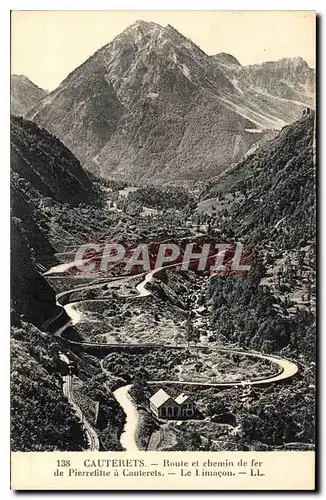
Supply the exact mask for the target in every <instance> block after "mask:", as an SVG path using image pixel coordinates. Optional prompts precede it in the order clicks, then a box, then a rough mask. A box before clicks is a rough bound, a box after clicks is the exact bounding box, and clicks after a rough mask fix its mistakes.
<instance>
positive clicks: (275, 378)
mask: <svg viewBox="0 0 326 500" xmlns="http://www.w3.org/2000/svg"><path fill="white" fill-rule="evenodd" d="M213 257H214V256H213ZM178 265H180V264H171V265H168V266H165V267H160V268H158V269H154V270H152V271H150V272H148V273H147V274H145V276H144V279H143V281H142V282H141V283H139V284H138V285H137V286H136V289H137V291H138V294H139V296H140V297H147V296H150V295H152V293H151V291H150V290H148V289H147V288H146V286H147V284H148V283H151V281H152V280H153V278H154V276H155V274H156V273H158V272H159V271H161V270H163V269H167V268H173V267H177V266H178ZM143 275H144V273H142V274H141V275H139V276H143ZM132 277H133V278H134V277H135V276H131V278H132ZM120 279H126V276H121V277H120ZM118 280H119V277H115V278H114V281H118ZM110 281H111V280H110ZM101 286H103V282H102V283H101V284H96V285H91V286H81V287H77V288H75V289H72V290H68V291H66V292H61V293H59V294H58V295H57V297H56V299H57V305H60V306H62V304H61V303H60V302H61V301H62V299H63V298H64V297H67V296H68V297H69V295H70V294H71V293H72V292H74V291H78V290H79V291H80V290H84V289H92V288H99V287H101ZM70 305H71V303H70ZM65 306H69V302H66V303H65ZM66 312H67V314H68V313H69V307H67V311H66ZM68 315H69V314H68ZM58 316H60V314H57V315H56V316H55V317H54V318H53V320H51V321H50V322H47V327H48V326H50V324H51V322H53V321H55V320H56V319H57V318H58ZM77 322H78V320H77ZM73 324H76V316H75V317H74V318H71V319H70V320H69V321H67V322H66V323H65V324H64V325H63V326H61V327H60V328H59V329H57V330H56V332H55V335H56V336H57V337H60V338H61V339H63V340H64V341H66V342H68V343H70V344H74V345H79V346H85V347H87V346H93V347H94V346H96V347H103V348H109V347H116V346H117V345H120V346H121V345H123V344H111V345H109V344H100V343H95V342H78V341H73V340H70V339H67V338H64V337H62V333H63V332H64V331H65V330H66V329H67V328H68V327H69V326H72V325H73ZM125 345H126V346H128V347H133V348H137V347H139V348H140V349H141V348H142V347H144V346H145V345H146V346H148V347H153V348H158V347H161V348H162V347H163V348H164V347H165V348H169V349H180V348H182V347H186V346H171V345H163V344H154V343H153V344H150V343H148V344H135V345H131V344H125ZM196 349H211V350H213V349H214V348H211V347H209V346H197V347H196ZM214 350H216V351H220V352H227V353H230V354H238V355H241V356H249V357H253V358H259V359H263V360H266V361H269V362H271V363H275V364H276V365H277V366H278V371H277V373H276V374H273V375H270V376H267V377H262V378H260V379H254V380H245V381H241V382H206V383H204V382H184V381H180V380H177V381H176V380H158V381H156V380H155V381H154V380H152V381H149V382H148V383H149V384H152V385H155V384H164V385H188V386H206V387H215V388H231V387H243V386H255V387H259V386H266V385H269V384H272V383H275V382H280V381H284V380H286V379H289V378H291V377H293V376H294V375H296V373H297V372H298V366H297V365H296V364H295V363H293V362H292V361H290V360H288V359H286V358H281V357H278V356H272V355H265V354H261V353H255V352H245V351H240V350H234V349H228V348H215V349H214ZM130 387H131V385H127V386H123V387H120V388H119V389H117V390H116V391H115V392H114V396H115V398H116V400H117V402H118V403H119V404H120V405H121V406H122V407H123V408H124V410H125V413H126V423H125V427H124V430H123V432H122V434H121V438H120V442H121V444H122V446H123V447H124V448H125V449H126V451H136V450H138V447H137V443H136V441H135V432H136V429H137V423H138V413H137V410H136V408H135V406H134V404H133V402H132V400H131V398H130V395H129V389H130ZM63 390H64V393H65V395H66V397H67V398H68V400H69V402H70V404H71V405H72V407H73V408H74V409H75V411H76V413H77V415H78V416H79V417H80V419H81V421H82V425H83V426H84V429H85V432H86V435H87V437H88V441H89V443H90V448H89V450H90V451H98V450H99V440H98V436H97V434H96V432H95V430H94V429H93V428H92V426H91V425H90V424H89V422H88V421H87V419H86V418H85V417H84V414H83V413H82V411H81V409H80V408H79V406H78V405H77V403H76V402H75V400H74V397H73V393H72V378H71V375H67V376H66V377H64V389H63Z"/></svg>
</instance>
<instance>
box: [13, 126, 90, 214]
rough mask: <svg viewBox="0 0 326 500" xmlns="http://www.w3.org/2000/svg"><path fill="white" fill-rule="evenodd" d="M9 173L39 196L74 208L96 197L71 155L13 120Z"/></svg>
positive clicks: (34, 128) (54, 140) (42, 132)
mask: <svg viewBox="0 0 326 500" xmlns="http://www.w3.org/2000/svg"><path fill="white" fill-rule="evenodd" d="M11 169H12V173H13V174H17V175H18V177H19V178H20V179H23V180H24V181H25V182H27V183H28V184H29V185H30V187H31V188H33V189H34V190H36V191H37V192H38V193H39V195H42V196H44V197H49V198H52V199H54V200H56V201H58V202H62V203H69V204H71V205H76V204H78V203H81V202H83V201H87V200H88V201H90V200H92V198H93V197H94V196H95V195H94V191H93V185H92V182H91V180H90V179H89V177H88V175H87V173H86V172H85V171H84V170H83V168H82V167H81V165H80V163H79V161H78V160H77V159H76V158H75V157H74V155H73V154H72V153H71V152H70V151H69V150H68V149H67V148H66V147H65V146H64V145H63V144H62V143H61V142H60V141H59V140H58V139H57V138H56V137H54V136H53V135H52V134H49V133H48V132H47V131H46V130H44V129H40V128H39V127H38V126H37V125H36V124H35V123H33V122H30V121H27V120H25V119H23V118H20V117H15V116H13V117H12V122H11ZM13 177H14V176H13Z"/></svg>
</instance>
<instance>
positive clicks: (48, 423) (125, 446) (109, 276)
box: [11, 21, 316, 451]
mask: <svg viewBox="0 0 326 500" xmlns="http://www.w3.org/2000/svg"><path fill="white" fill-rule="evenodd" d="M12 86H13V88H14V91H13V93H12V94H13V99H14V102H13V112H14V114H15V115H16V116H14V115H13V116H12V131H11V152H12V157H11V235H12V247H11V253H12V257H11V276H12V279H11V352H12V369H11V387H12V396H11V414H12V432H11V447H12V450H13V451H85V450H89V451H98V450H100V451H123V450H126V451H135V450H145V451H248V450H249V451H275V450H287V449H292V450H302V449H313V448H314V444H315V406H316V405H315V397H316V395H315V372H316V365H315V363H316V169H315V134H316V130H315V122H316V119H315V112H314V110H313V108H314V86H315V70H313V69H312V68H310V67H309V66H308V65H307V63H306V62H305V61H304V60H303V59H302V58H299V57H298V58H283V59H280V60H278V61H267V62H266V63H261V64H257V65H250V66H242V65H241V64H240V63H239V61H237V59H236V58H235V57H233V56H231V55H230V54H226V53H221V54H216V55H215V56H209V55H207V54H206V53H205V52H203V51H202V50H201V49H200V48H199V47H198V46H197V45H196V44H195V43H193V42H192V41H191V40H190V39H188V38H186V37H185V36H184V35H182V34H181V33H179V32H178V31H177V30H176V29H174V28H173V27H172V26H170V25H168V26H166V27H162V26H160V25H157V24H156V23H147V22H143V21H139V22H136V23H134V24H133V25H131V26H129V27H128V28H127V29H125V30H124V31H123V32H122V33H121V34H120V35H118V36H117V37H116V38H114V40H112V41H111V42H110V43H108V44H107V45H104V46H103V47H102V48H100V49H99V50H98V51H97V52H95V53H94V54H93V55H92V56H91V57H90V58H88V59H87V60H86V61H85V62H84V63H83V64H82V65H81V66H79V67H77V68H75V69H74V70H73V71H72V72H71V73H70V74H69V75H68V76H67V77H66V78H65V79H64V81H63V82H62V83H61V84H60V85H59V86H58V87H57V88H56V89H54V90H53V91H52V92H50V93H47V92H45V91H43V90H42V89H39V88H38V87H35V86H34V84H32V82H30V81H29V80H28V79H25V78H24V77H17V76H15V77H13V78H12ZM14 105H15V107H14ZM188 245H192V247H191V248H192V249H191V251H190V254H189V252H188V250H189V248H188ZM205 245H206V247H205ZM85 246H87V247H88V248H87V249H86V250H85ZM112 246H113V247H115V250H114V251H113V252H111V250H110V248H111V247H112ZM221 246H222V247H224V249H222V250H221V249H220V247H221ZM119 248H122V250H123V252H124V253H123V256H122V257H121V258H118V256H117V253H118V250H117V249H119ZM162 248H163V250H164V251H162ZM187 248H188V249H187ZM205 248H206V250H205V251H206V257H205V259H204V257H203V252H204V249H205ZM142 249H146V252H147V253H146V254H145V253H144V254H143V253H142V252H141V251H140V250H142ZM175 249H177V251H178V254H177V256H175V255H174V254H173V252H174V251H175ZM237 249H240V253H239V255H238V258H237V259H236V258H235V255H236V254H237ZM220 250H221V252H220ZM115 252H116V253H115ZM191 252H192V253H191ZM199 252H202V253H201V256H199ZM135 255H136V256H137V255H138V259H135ZM144 255H146V258H145V257H144ZM133 259H134V260H133ZM142 259H143V260H142ZM218 259H220V260H218ZM235 263H236V264H235ZM212 264H215V266H216V267H215V268H214V269H212ZM157 394H158V395H157ZM153 398H154V399H153ZM153 401H154V403H155V402H156V403H157V406H156V405H155V404H154V403H153ZM163 410H164V411H163Z"/></svg>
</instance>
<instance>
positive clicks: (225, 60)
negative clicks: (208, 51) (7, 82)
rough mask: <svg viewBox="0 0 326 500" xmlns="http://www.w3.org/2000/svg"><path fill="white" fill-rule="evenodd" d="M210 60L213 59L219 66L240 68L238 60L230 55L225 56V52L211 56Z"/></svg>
mask: <svg viewBox="0 0 326 500" xmlns="http://www.w3.org/2000/svg"><path fill="white" fill-rule="evenodd" d="M211 58H212V59H214V61H215V62H217V63H220V64H226V65H230V64H232V65H236V66H241V64H240V63H239V61H238V59H237V58H236V57H234V56H232V55H231V54H227V53H226V52H220V53H219V54H215V55H213V56H211Z"/></svg>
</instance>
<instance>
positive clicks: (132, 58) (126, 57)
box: [28, 21, 307, 182]
mask: <svg viewBox="0 0 326 500" xmlns="http://www.w3.org/2000/svg"><path fill="white" fill-rule="evenodd" d="M232 57H233V56H232ZM231 66H232V67H231ZM231 66H230V65H229V66H225V65H223V64H219V63H218V62H217V61H216V60H214V56H213V57H212V56H209V55H207V54H205V52H203V51H202V49H200V48H199V47H198V46H197V45H196V44H194V43H193V42H192V41H191V40H190V39H188V38H186V37H185V36H184V35H182V34H181V33H179V32H178V31H177V30H176V29H175V28H173V27H172V26H169V25H168V26H167V27H162V26H160V25H158V24H156V23H148V22H145V21H138V22H135V23H134V24H132V25H131V26H129V27H128V28H126V29H125V30H124V31H123V32H122V33H120V34H119V35H118V36H117V37H115V38H114V40H112V41H111V42H109V43H108V44H106V45H104V46H103V47H101V48H100V49H99V50H98V51H96V52H95V53H94V54H93V55H92V56H90V57H89V58H88V59H87V60H86V61H85V62H84V63H83V64H81V65H80V66H79V67H77V68H76V69H74V70H73V71H72V72H71V73H70V74H69V75H68V76H67V77H66V78H65V79H64V80H63V81H62V82H61V84H60V85H59V86H58V87H57V89H55V90H54V91H52V92H51V93H50V94H49V95H48V96H46V97H45V98H44V99H43V100H42V101H41V102H40V103H39V104H37V105H36V106H35V107H34V108H33V109H32V110H31V111H30V112H29V114H28V117H29V118H30V119H31V120H34V121H36V122H37V123H38V124H39V125H41V126H42V127H45V128H47V129H48V130H49V131H50V132H52V133H54V134H55V135H57V136H58V137H59V138H60V139H61V140H62V141H63V142H64V143H65V145H66V146H67V147H68V148H69V149H71V150H72V151H73V153H74V154H75V155H76V156H77V157H78V158H79V160H80V161H81V162H82V163H83V165H84V166H85V167H86V168H87V169H89V170H90V171H91V172H93V173H95V174H96V175H100V176H103V177H108V178H116V179H121V180H126V181H131V180H132V181H141V182H143V181H145V182H146V181H149V182H150V181H151V179H154V178H155V179H156V180H157V181H158V182H164V180H171V179H172V180H173V179H176V180H178V179H180V180H195V179H198V178H201V179H206V178H209V177H210V176H211V175H217V174H218V173H220V172H221V171H223V170H225V169H226V168H228V167H229V166H230V165H231V164H232V163H236V162H237V161H239V160H240V158H241V157H242V156H243V155H244V154H245V153H246V151H247V150H248V149H250V148H251V147H252V145H253V144H254V143H255V142H257V141H260V140H262V139H263V138H264V136H265V135H266V133H267V134H268V135H270V130H271V129H280V128H281V127H282V126H284V125H285V124H286V123H289V122H290V121H292V120H293V119H295V118H297V117H298V116H299V115H300V114H301V113H302V110H303V109H304V107H305V106H306V105H307V104H306V103H305V102H301V101H294V100H288V101H286V100H285V99H284V98H282V97H280V96H279V95H277V96H271V95H269V94H268V93H267V92H265V91H266V88H265V87H266V84H265V87H264V88H262V89H261V90H257V89H255V91H253V90H252V89H251V88H250V87H251V86H252V85H251V84H250V78H253V76H252V74H253V73H255V74H257V71H258V70H256V69H255V70H252V69H251V70H250V72H251V73H250V74H247V73H248V71H247V73H246V74H245V75H243V69H242V68H243V67H242V66H241V65H231ZM234 67H236V68H237V69H236V71H238V72H240V76H239V77H238V80H241V81H240V83H239V82H238V80H237V79H236V77H235V75H234ZM258 73H259V72H258ZM285 87H287V86H286V85H285ZM292 91H293V89H291V92H292ZM293 92H294V91H293ZM293 92H292V94H293ZM279 93H280V92H278V94H279ZM293 95H294V94H293ZM208 151H209V153H208Z"/></svg>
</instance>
